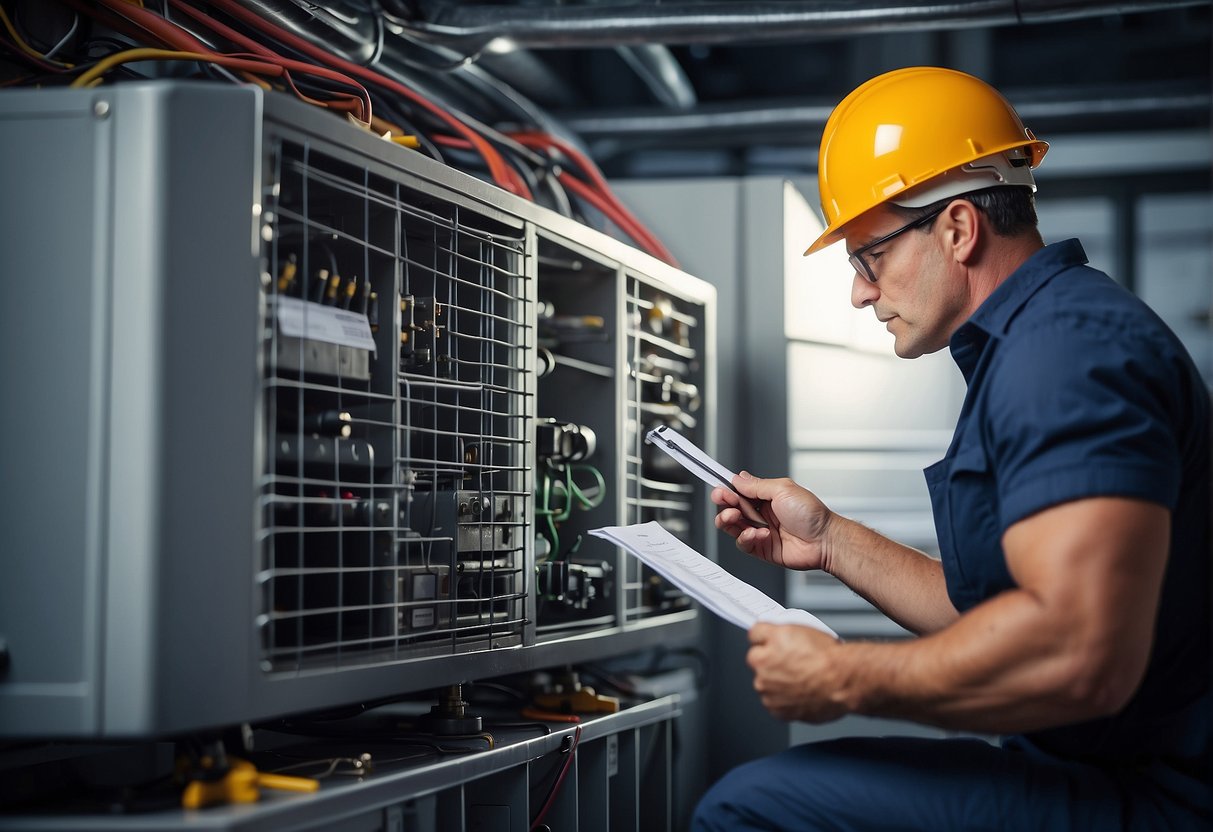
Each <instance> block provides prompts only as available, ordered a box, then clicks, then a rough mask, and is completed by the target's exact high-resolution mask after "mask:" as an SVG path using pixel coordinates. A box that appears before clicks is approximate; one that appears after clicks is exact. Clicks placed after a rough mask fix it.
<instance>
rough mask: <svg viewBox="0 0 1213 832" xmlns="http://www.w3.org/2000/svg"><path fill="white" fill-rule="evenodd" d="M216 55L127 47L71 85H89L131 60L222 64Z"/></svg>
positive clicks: (108, 56) (104, 60)
mask: <svg viewBox="0 0 1213 832" xmlns="http://www.w3.org/2000/svg"><path fill="white" fill-rule="evenodd" d="M215 57H216V56H214V55H204V54H202V53H201V52H176V51H174V50H172V49H145V48H139V49H127V50H125V51H123V52H115V53H114V54H113V55H107V56H106V57H105V58H102V59H101V60H100V61H98V62H97V63H95V64H94V65H93V66H91V67H90V68H89V69H88V71H86V72H84V73H82V74H81V75H80V77H78V78H77V79H76V80H75V81H72V83H71V86H73V87H86V86H88V85H89V82H91V81H92V80H94V79H96V78H100V77H101V76H102V75H104V74H105V73H107V72H109V71H110V70H111V69H113V68H114V67H116V66H118V65H119V64H125V63H129V62H131V61H149V60H155V61H205V62H207V63H218V64H220V65H222V62H220V61H216V60H215ZM219 57H222V56H219Z"/></svg>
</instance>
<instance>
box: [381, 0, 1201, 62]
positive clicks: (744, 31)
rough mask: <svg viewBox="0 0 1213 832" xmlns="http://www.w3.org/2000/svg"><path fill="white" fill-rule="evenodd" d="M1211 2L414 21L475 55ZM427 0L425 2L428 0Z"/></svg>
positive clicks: (663, 8) (812, 0) (449, 14)
mask: <svg viewBox="0 0 1213 832" xmlns="http://www.w3.org/2000/svg"><path fill="white" fill-rule="evenodd" d="M1207 1H1208V0H1161V1H1160V0H1132V1H1131V2H1102V3H1101V2H1083V0H972V1H971V2H952V3H942V2H902V3H890V2H889V0H877V1H876V2H864V0H805V1H804V2H785V3H771V2H765V3H764V2H759V3H717V2H708V3H693V2H683V3H662V4H652V5H635V4H629V5H623V4H618V3H617V4H598V3H594V4H589V5H579V6H570V5H551V6H536V5H532V4H526V5H518V6H515V5H469V4H466V3H454V4H450V5H441V6H435V7H429V6H425V9H426V19H425V20H416V19H414V20H413V21H412V22H410V23H409V24H408V25H409V28H410V29H411V31H412V33H413V34H414V35H415V36H418V37H424V38H426V39H427V40H431V41H433V42H436V43H442V44H445V45H448V46H452V47H455V48H458V49H459V50H460V51H462V52H464V53H465V54H471V53H474V52H476V51H478V50H480V49H484V48H487V47H489V46H490V44H492V45H493V47H494V48H496V47H497V46H500V47H502V48H509V47H519V48H540V49H542V48H577V47H604V46H619V45H622V44H644V43H653V44H655V43H659V44H688V43H704V44H709V43H733V44H737V43H771V42H775V41H803V40H809V39H813V38H820V37H835V36H840V35H857V34H865V33H876V32H898V31H916V30H925V29H931V30H943V29H966V28H974V27H989V26H1004V25H1014V24H1019V23H1046V22H1051V21H1058V20H1074V19H1078V18H1089V17H1102V16H1105V15H1113V14H1130V13H1134V12H1157V11H1160V10H1163V9H1169V8H1183V7H1189V6H1203V5H1206V4H1207ZM383 5H384V7H385V8H387V9H389V10H392V11H395V12H397V13H399V14H401V15H402V16H404V17H415V16H416V12H417V9H416V6H417V5H418V4H416V3H412V2H406V0H383ZM422 5H424V4H422Z"/></svg>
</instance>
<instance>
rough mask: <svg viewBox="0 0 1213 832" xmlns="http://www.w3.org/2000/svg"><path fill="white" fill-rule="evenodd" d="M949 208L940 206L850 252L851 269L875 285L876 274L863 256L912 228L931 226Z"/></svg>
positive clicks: (848, 254)
mask: <svg viewBox="0 0 1213 832" xmlns="http://www.w3.org/2000/svg"><path fill="white" fill-rule="evenodd" d="M947 207H948V206H947V205H940V206H939V207H938V208H935V209H933V210H931V211H927V212H926V213H925V214H923V215H922V216H921V217H919V218H918V219H915V220H910V221H909V222H908V223H906V224H905V225H903V226H902V227H901V228H899V229H897V230H896V231H893V232H892V233H889V234H886V235H884V236H883V237H881V238H880V239H878V240H873V241H872V242H870V243H868V244H866V245H862V246H860V247H859V248H857V249H855V250H854V251H848V252H847V259H849V260H850V261H851V268H853V269H855V271H857V272H859V273H860V274H861V275H863V276H864V279H865V280H867V281H868V282H869V283H875V282H876V273H875V272H873V271H872V266H871V264H870V263H868V261H867V260H864V259H863V256H864V255H865V254H867V253H868V252H869V251H871V250H872V249H874V248H876V247H877V246H882V245H884V244H885V243H887V242H889V240H892V239H894V238H895V237H897V236H899V235H901V234H904V233H906V232H907V231H909V230H910V229H911V228H921V227H922V226H924V225H929V224H930V223H932V222H934V220H935V218H936V217H938V216H939V215H940V214H942V213H943V209H944V208H947Z"/></svg>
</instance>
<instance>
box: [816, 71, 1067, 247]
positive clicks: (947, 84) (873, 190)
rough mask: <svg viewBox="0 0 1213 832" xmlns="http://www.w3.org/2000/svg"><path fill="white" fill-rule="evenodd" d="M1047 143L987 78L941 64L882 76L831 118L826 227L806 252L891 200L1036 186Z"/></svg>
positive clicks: (824, 146) (820, 167) (823, 174)
mask: <svg viewBox="0 0 1213 832" xmlns="http://www.w3.org/2000/svg"><path fill="white" fill-rule="evenodd" d="M1048 149H1049V145H1048V144H1047V143H1045V142H1042V141H1040V140H1038V139H1037V138H1036V137H1035V136H1034V135H1032V131H1031V130H1028V129H1027V128H1026V127H1024V126H1023V122H1022V121H1020V120H1019V116H1018V115H1017V114H1016V113H1015V109H1014V108H1013V107H1012V106H1011V105H1010V103H1009V102H1008V101H1007V100H1006V99H1005V98H1003V97H1002V95H1001V94H1000V93H999V92H998V91H997V90H995V89H994V88H993V87H991V86H990V85H989V84H987V83H986V82H984V81H982V80H980V79H979V78H974V77H973V76H972V75H966V74H965V73H963V72H957V71H956V70H954V69H943V68H941V67H929V66H919V67H909V68H907V69H897V70H894V71H892V72H886V73H885V74H883V75H878V76H876V77H875V78H873V79H871V80H870V81H868V82H866V83H864V84H862V85H860V86H859V87H857V88H856V89H855V90H854V91H853V92H852V93H851V94H850V95H848V96H847V97H846V98H844V99H843V100H842V103H840V104H839V105H838V106H837V107H835V108H834V112H833V113H831V114H830V118H829V119H828V120H827V121H826V126H825V131H824V132H823V133H822V137H821V150H820V153H819V156H818V163H817V171H818V177H817V186H818V189H819V190H820V192H821V210H822V212H823V213H824V215H825V218H826V223H827V227H826V230H825V232H824V233H823V234H822V235H821V236H820V237H818V238H817V239H816V240H815V241H814V242H813V244H812V245H811V246H809V248H808V251H806V252H805V254H812V253H813V252H815V251H817V250H819V249H821V248H824V247H825V246H828V245H829V244H830V243H833V242H837V241H838V240H840V239H842V237H843V235H844V233H845V231H844V228H845V227H846V225H847V223H849V222H851V221H852V220H854V219H856V218H857V217H859V216H860V215H862V214H864V213H865V212H867V211H870V210H871V209H873V208H875V207H876V206H878V205H881V204H883V203H885V202H894V203H896V204H899V205H907V206H913V205H928V204H930V203H931V202H935V201H937V200H940V199H945V198H947V197H949V196H958V195H960V194H963V193H968V192H970V191H975V190H979V189H981V188H988V187H991V186H994V185H1028V186H1030V187H1032V189H1033V190H1035V187H1036V185H1035V182H1034V181H1033V179H1032V173H1031V169H1032V168H1034V167H1036V166H1037V165H1039V164H1040V161H1041V159H1043V158H1044V155H1045V152H1046V151H1047V150H1048Z"/></svg>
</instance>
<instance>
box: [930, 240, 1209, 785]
mask: <svg viewBox="0 0 1213 832" xmlns="http://www.w3.org/2000/svg"><path fill="white" fill-rule="evenodd" d="M1086 262H1087V258H1086V253H1085V252H1084V251H1083V248H1082V245H1081V244H1080V243H1079V242H1078V241H1077V240H1067V241H1065V242H1062V243H1057V244H1054V245H1050V246H1046V247H1045V248H1043V249H1041V250H1039V251H1037V252H1036V253H1035V254H1033V255H1032V257H1031V258H1029V259H1028V260H1027V262H1025V263H1024V264H1023V265H1022V266H1020V268H1019V269H1017V270H1016V271H1015V273H1014V274H1012V275H1011V276H1010V277H1009V278H1008V279H1007V280H1006V281H1005V282H1004V283H1003V284H1002V285H1000V286H999V287H998V288H997V289H996V290H995V291H994V292H993V293H992V294H991V295H990V297H989V298H987V299H986V301H985V302H984V303H983V304H982V305H981V307H980V308H978V310H977V311H976V312H975V313H974V314H973V316H972V317H971V318H970V319H969V320H968V321H966V322H965V323H964V324H963V325H962V326H961V327H960V328H959V329H958V330H957V331H956V332H955V333H954V334H953V336H952V339H951V342H950V348H951V351H952V357H953V359H954V360H955V361H956V364H957V365H958V366H959V367H960V370H961V372H962V373H963V374H964V377H965V381H966V383H967V384H968V391H967V393H966V396H965V401H964V405H963V408H962V411H961V415H960V420H959V422H958V423H957V426H956V432H955V434H954V435H953V438H952V444H951V447H949V449H948V452H947V456H945V457H944V459H943V460H941V461H940V462H937V463H936V464H934V465H932V466H931V467H929V468H927V469H926V471H925V472H924V473H925V474H926V477H927V484H928V486H929V488H930V491H931V501H932V505H933V509H934V515H935V527H936V531H937V534H938V538H939V547H940V554H941V558H942V562H943V571H944V575H945V577H946V580H947V589H948V595H949V597H950V598H951V600H952V603H953V604H954V605H955V606H956V608H957V609H958V610H959V611H961V612H964V611H965V610H967V609H969V608H971V607H973V606H975V605H976V604H978V603H980V602H982V601H984V600H986V599H988V598H990V597H992V596H994V595H997V594H998V593H1000V592H1002V591H1004V590H1007V589H1011V588H1013V587H1014V586H1015V582H1014V580H1012V578H1011V575H1010V573H1009V571H1008V569H1007V563H1006V557H1005V555H1004V553H1003V550H1002V536H1003V533H1004V532H1005V531H1006V530H1007V528H1008V527H1010V526H1011V525H1012V524H1014V523H1016V522H1018V521H1019V520H1022V519H1024V518H1026V517H1028V516H1030V515H1032V514H1034V513H1036V512H1039V511H1041V510H1043V509H1046V508H1049V507H1050V506H1055V505H1058V504H1060V503H1065V502H1068V501H1071V500H1078V499H1083V498H1086V497H1097V496H1118V497H1130V498H1134V499H1139V500H1147V501H1149V502H1152V503H1158V504H1160V505H1163V506H1165V507H1166V508H1168V509H1170V510H1171V513H1172V514H1171V516H1172V533H1171V550H1170V555H1169V558H1168V561H1167V568H1166V576H1165V579H1164V583H1163V588H1162V596H1161V602H1160V604H1159V612H1158V621H1157V629H1156V634H1155V642H1154V646H1153V649H1152V652H1151V655H1150V662H1149V666H1148V668H1147V670H1146V675H1145V679H1144V681H1143V682H1142V685H1141V687H1140V688H1139V690H1138V692H1137V693H1136V695H1135V696H1134V697H1133V699H1132V700H1131V701H1130V702H1129V704H1128V705H1127V706H1126V707H1125V708H1124V709H1123V710H1122V711H1121V712H1120V713H1118V714H1116V715H1115V716H1111V717H1108V718H1101V719H1096V720H1092V721H1089V722H1084V723H1080V724H1075V725H1070V726H1065V727H1060V728H1054V729H1050V730H1046V731H1040V732H1035V733H1033V734H1029V735H1027V737H1026V739H1027V740H1028V741H1029V744H1031V745H1034V746H1035V747H1037V748H1038V749H1041V750H1044V751H1047V752H1049V753H1051V754H1054V755H1057V756H1061V757H1065V758H1070V759H1086V760H1091V761H1100V762H1106V763H1110V764H1115V765H1120V764H1129V765H1132V766H1135V767H1137V768H1138V769H1143V768H1144V769H1150V768H1154V767H1158V766H1162V767H1163V768H1165V769H1167V770H1171V771H1174V770H1175V769H1179V770H1180V771H1185V772H1190V773H1193V774H1203V773H1204V772H1203V766H1204V765H1206V764H1207V755H1208V754H1209V745H1210V743H1209V733H1210V729H1209V711H1210V701H1209V681H1210V637H1209V633H1210V619H1209V594H1210V573H1209V560H1210V533H1209V519H1208V514H1209V507H1210V493H1209V464H1210V447H1209V431H1210V422H1209V418H1210V416H1209V410H1210V406H1209V393H1208V389H1207V388H1206V386H1205V384H1204V382H1203V381H1202V379H1201V377H1200V374H1199V373H1198V371H1197V370H1196V368H1195V366H1194V365H1193V363H1192V360H1191V358H1190V356H1189V355H1188V353H1187V351H1186V350H1185V349H1184V347H1183V346H1182V344H1180V342H1179V340H1178V339H1177V338H1176V337H1175V335H1174V334H1173V333H1172V332H1171V331H1170V329H1169V328H1168V327H1167V326H1166V324H1164V323H1163V322H1162V320H1160V319H1159V318H1158V317H1157V316H1156V315H1155V314H1154V313H1153V312H1152V311H1151V310H1150V309H1149V308H1148V307H1147V306H1146V305H1145V304H1144V303H1142V302H1141V301H1140V300H1139V299H1138V298H1136V297H1135V296H1133V295H1132V294H1131V293H1130V292H1128V291H1127V290H1125V289H1124V288H1122V287H1120V286H1118V285H1117V284H1116V283H1115V282H1114V281H1112V279H1111V278H1109V277H1108V276H1107V275H1105V274H1103V273H1102V272H1099V271H1096V270H1095V269H1092V268H1089V267H1088V266H1087V265H1086ZM1142 773H1146V772H1145V771H1143V772H1142Z"/></svg>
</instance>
